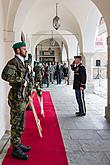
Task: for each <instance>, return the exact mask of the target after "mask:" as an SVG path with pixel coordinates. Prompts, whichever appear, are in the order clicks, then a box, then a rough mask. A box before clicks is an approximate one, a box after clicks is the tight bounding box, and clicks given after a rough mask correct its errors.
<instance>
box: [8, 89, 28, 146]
mask: <svg viewBox="0 0 110 165" xmlns="http://www.w3.org/2000/svg"><path fill="white" fill-rule="evenodd" d="M8 104H9V106H10V124H11V144H12V146H13V147H15V146H18V145H19V144H20V143H21V136H22V133H23V129H24V119H25V109H26V101H25V100H24V99H23V98H22V96H20V95H19V96H18V93H15V92H14V91H13V90H12V89H11V90H10V92H9V95H8Z"/></svg>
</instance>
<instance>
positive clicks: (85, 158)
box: [0, 84, 110, 165]
mask: <svg viewBox="0 0 110 165" xmlns="http://www.w3.org/2000/svg"><path fill="white" fill-rule="evenodd" d="M44 90H49V91H50V92H51V96H52V100H53V103H54V107H55V110H56V113H57V116H58V121H59V125H60V128H61V133H62V137H63V141H64V145H65V148H66V153H67V157H68V162H69V165H110V124H108V123H107V121H106V119H105V118H104V114H105V106H106V104H107V103H106V102H107V101H106V99H105V98H103V97H100V96H98V95H96V94H89V93H85V100H86V105H87V116H83V117H76V116H75V112H76V110H77V103H76V99H75V95H74V90H73V89H72V86H71V85H65V84H62V85H56V84H53V85H50V87H49V88H44ZM4 152H6V149H5V151H4ZM2 154H4V153H2ZM2 157H3V156H2V155H1V157H0V158H1V159H0V160H1V161H2Z"/></svg>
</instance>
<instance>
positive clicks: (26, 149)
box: [19, 144, 31, 152]
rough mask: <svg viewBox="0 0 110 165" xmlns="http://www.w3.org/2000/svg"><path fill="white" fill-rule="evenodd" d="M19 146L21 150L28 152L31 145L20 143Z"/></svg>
mask: <svg viewBox="0 0 110 165" xmlns="http://www.w3.org/2000/svg"><path fill="white" fill-rule="evenodd" d="M19 147H20V148H21V150H22V151H23V152H28V151H30V150H31V147H29V146H24V145H23V144H20V145H19Z"/></svg>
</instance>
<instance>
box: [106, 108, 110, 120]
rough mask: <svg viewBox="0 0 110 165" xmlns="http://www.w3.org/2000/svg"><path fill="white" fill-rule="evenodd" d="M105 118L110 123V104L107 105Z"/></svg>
mask: <svg viewBox="0 0 110 165" xmlns="http://www.w3.org/2000/svg"><path fill="white" fill-rule="evenodd" d="M105 118H106V119H107V121H108V122H109V123H110V106H107V107H105Z"/></svg>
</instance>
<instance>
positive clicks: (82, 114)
mask: <svg viewBox="0 0 110 165" xmlns="http://www.w3.org/2000/svg"><path fill="white" fill-rule="evenodd" d="M76 116H86V114H85V113H79V114H77V115H76Z"/></svg>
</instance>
